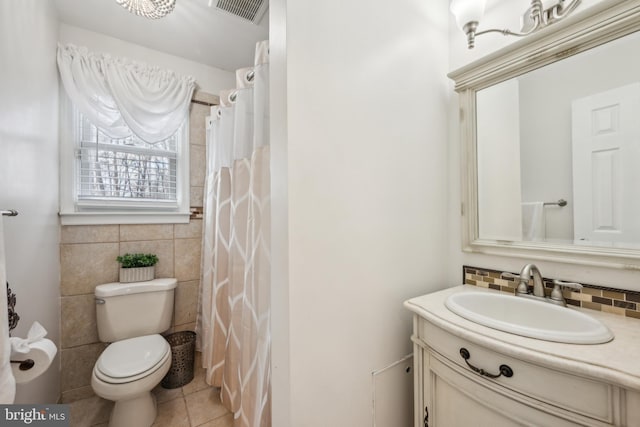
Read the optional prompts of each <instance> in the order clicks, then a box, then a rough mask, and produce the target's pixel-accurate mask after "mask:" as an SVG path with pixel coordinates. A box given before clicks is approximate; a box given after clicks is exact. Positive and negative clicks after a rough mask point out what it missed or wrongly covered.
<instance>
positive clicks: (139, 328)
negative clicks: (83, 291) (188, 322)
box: [95, 279, 178, 342]
mask: <svg viewBox="0 0 640 427" xmlns="http://www.w3.org/2000/svg"><path fill="white" fill-rule="evenodd" d="M177 283H178V282H177V280H176V279H154V280H149V281H147V282H136V283H107V284H104V285H98V286H96V290H95V297H96V320H97V323H98V336H99V338H100V341H103V342H113V341H119V340H123V339H127V338H133V337H139V336H143V335H151V334H159V333H161V332H164V331H166V330H167V329H169V327H170V326H171V318H172V316H173V296H174V291H175V288H176V285H177Z"/></svg>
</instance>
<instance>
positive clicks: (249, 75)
mask: <svg viewBox="0 0 640 427" xmlns="http://www.w3.org/2000/svg"><path fill="white" fill-rule="evenodd" d="M255 76H256V72H255V71H253V70H251V71H249V72H248V73H247V74H245V76H244V78H245V79H246V80H247V81H248V82H252V81H253V79H254V77H255Z"/></svg>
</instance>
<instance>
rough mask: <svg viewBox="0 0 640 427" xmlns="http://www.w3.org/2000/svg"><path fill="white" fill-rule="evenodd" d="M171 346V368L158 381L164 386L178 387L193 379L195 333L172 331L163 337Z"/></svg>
mask: <svg viewBox="0 0 640 427" xmlns="http://www.w3.org/2000/svg"><path fill="white" fill-rule="evenodd" d="M165 339H166V340H167V342H169V345H170V346H171V368H169V372H167V375H165V376H164V378H163V379H162V382H161V383H160V384H161V385H162V387H164V388H178V387H182V386H183V385H185V384H188V383H190V382H191V380H192V379H193V368H194V363H195V352H196V333H195V332H191V331H182V332H174V333H172V334H169V335H167V336H166V337H165Z"/></svg>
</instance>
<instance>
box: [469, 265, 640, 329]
mask: <svg viewBox="0 0 640 427" xmlns="http://www.w3.org/2000/svg"><path fill="white" fill-rule="evenodd" d="M501 273H502V271H497V270H489V269H486V268H480V267H470V266H467V265H465V266H463V267H462V274H463V280H464V283H465V284H467V285H474V286H479V287H482V288H490V289H495V290H498V291H502V292H507V293H510V294H514V295H515V292H516V287H517V286H518V283H519V281H518V280H517V279H512V278H502V277H501ZM510 273H512V274H518V273H516V272H510ZM529 285H530V287H533V281H532V280H531V281H530V284H529ZM544 285H545V292H546V293H547V295H549V294H550V293H551V289H553V278H544ZM582 286H583V288H582V290H581V291H574V290H563V291H562V293H563V295H564V298H565V300H566V301H567V305H573V306H576V307H582V308H588V309H590V310H598V311H604V312H606V313H612V314H617V315H620V316H626V317H633V318H636V319H640V292H635V291H627V290H623V289H616V288H610V287H604V286H596V285H589V284H586V283H582Z"/></svg>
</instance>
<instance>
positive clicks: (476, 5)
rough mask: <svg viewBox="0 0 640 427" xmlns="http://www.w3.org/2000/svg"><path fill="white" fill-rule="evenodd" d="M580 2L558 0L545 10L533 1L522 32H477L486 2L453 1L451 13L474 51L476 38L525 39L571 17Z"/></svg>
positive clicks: (478, 0)
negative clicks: (501, 35)
mask: <svg viewBox="0 0 640 427" xmlns="http://www.w3.org/2000/svg"><path fill="white" fill-rule="evenodd" d="M580 2H581V0H556V3H555V4H553V5H552V6H549V7H547V8H546V9H545V8H544V6H543V4H542V1H541V0H531V6H529V8H528V9H527V10H526V11H525V12H524V14H523V16H522V28H521V29H520V32H514V31H511V30H498V29H489V30H483V31H480V32H477V31H476V30H477V29H478V23H479V22H480V19H482V15H483V14H484V7H485V4H486V0H451V13H453V15H454V16H455V17H456V22H457V23H458V26H459V27H460V28H461V29H462V31H463V32H464V33H465V34H466V35H467V47H468V48H469V49H473V47H474V46H475V38H476V36H479V35H482V34H486V33H502V34H503V35H505V36H516V37H523V36H526V35H529V34H531V33H533V32H535V31H538V30H540V29H542V28H544V27H546V26H547V25H550V24H553V23H554V22H557V21H559V20H561V19H563V18H565V17H567V16H569V14H570V13H571V12H573V11H574V10H575V9H576V7H578V5H579V4H580Z"/></svg>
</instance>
